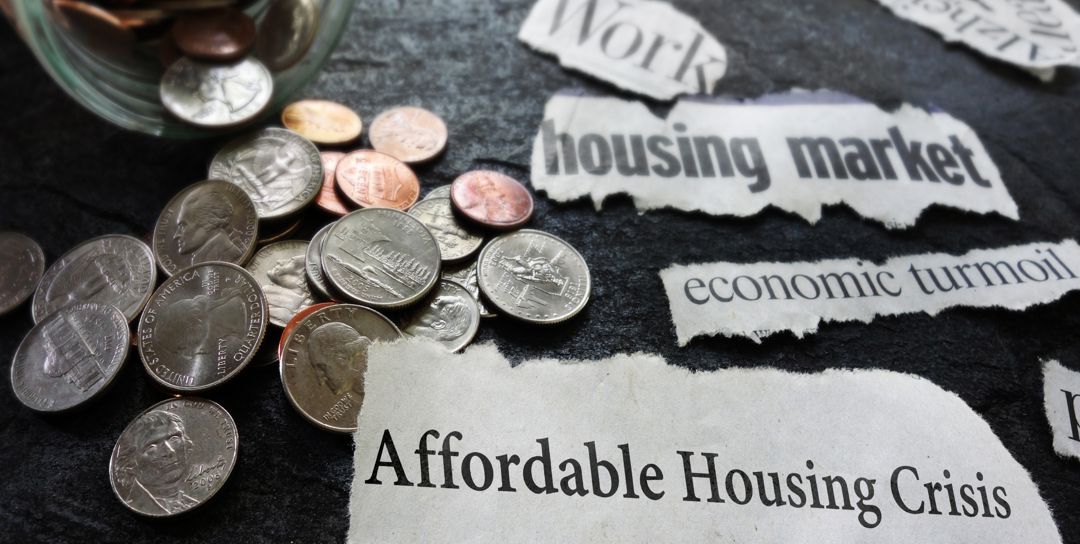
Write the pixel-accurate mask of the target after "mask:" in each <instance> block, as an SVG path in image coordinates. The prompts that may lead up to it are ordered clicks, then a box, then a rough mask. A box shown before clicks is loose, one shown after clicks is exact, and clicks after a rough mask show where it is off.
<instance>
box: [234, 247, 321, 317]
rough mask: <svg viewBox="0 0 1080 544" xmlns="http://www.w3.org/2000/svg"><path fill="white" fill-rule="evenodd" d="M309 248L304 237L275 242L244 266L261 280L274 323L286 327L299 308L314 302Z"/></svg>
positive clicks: (258, 280) (256, 278)
mask: <svg viewBox="0 0 1080 544" xmlns="http://www.w3.org/2000/svg"><path fill="white" fill-rule="evenodd" d="M307 250H308V243H307V242H304V241H301V240H288V241H285V242H276V243H273V244H270V245H268V246H266V247H264V248H262V249H260V250H259V251H258V253H256V254H255V256H254V257H252V258H251V262H250V263H248V265H247V266H246V267H245V268H246V269H247V271H248V272H250V273H251V275H252V276H254V277H255V281H257V282H259V287H261V288H262V292H263V296H265V297H266V306H267V309H268V310H269V312H270V323H272V324H274V325H277V326H279V327H284V326H285V325H286V324H287V323H288V322H289V320H290V319H292V318H293V316H294V315H296V312H299V311H300V310H301V309H303V308H306V307H308V306H311V305H312V304H315V299H314V298H313V297H312V296H311V291H310V290H309V289H308V282H307V274H306V273H305V272H304V268H305V267H306V265H307Z"/></svg>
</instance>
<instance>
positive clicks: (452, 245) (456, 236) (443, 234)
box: [409, 198, 484, 262]
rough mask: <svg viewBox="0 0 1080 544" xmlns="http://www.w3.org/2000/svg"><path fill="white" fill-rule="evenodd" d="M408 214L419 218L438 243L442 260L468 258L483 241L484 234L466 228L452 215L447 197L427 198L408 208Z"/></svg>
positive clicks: (451, 260)
mask: <svg viewBox="0 0 1080 544" xmlns="http://www.w3.org/2000/svg"><path fill="white" fill-rule="evenodd" d="M409 215H411V216H413V217H415V218H417V219H419V220H420V222H421V223H423V224H424V226H425V227H427V229H428V230H429V231H431V234H432V236H434V237H435V241H436V242H437V243H438V244H439V254H440V255H441V256H442V260H443V261H444V262H454V261H460V260H462V259H465V258H468V257H469V256H470V255H472V254H473V253H476V250H478V249H480V246H481V245H482V244H483V243H484V236H483V235H482V234H478V233H476V232H475V231H473V230H471V229H468V228H466V227H465V226H464V225H462V224H461V222H459V221H458V220H457V218H456V217H454V208H453V205H452V204H451V203H450V199H449V198H428V199H425V200H421V201H420V202H417V203H416V204H415V205H413V207H412V208H410V209H409Z"/></svg>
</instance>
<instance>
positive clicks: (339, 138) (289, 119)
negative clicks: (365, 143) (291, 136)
mask: <svg viewBox="0 0 1080 544" xmlns="http://www.w3.org/2000/svg"><path fill="white" fill-rule="evenodd" d="M281 124H282V125H285V128H287V129H289V130H292V131H294V132H296V133H297V134H299V135H301V136H303V137H305V138H307V139H309V140H311V141H312V142H315V143H317V144H322V145H339V144H345V143H349V142H351V141H353V140H355V139H357V138H359V137H360V132H361V130H363V128H364V124H363V122H362V121H360V116H359V115H357V114H356V112H355V111H353V110H351V109H349V108H348V107H346V106H343V105H341V104H338V103H337V102H331V101H329V100H299V101H296V102H293V103H292V104H289V105H288V106H285V109H284V110H282V111H281Z"/></svg>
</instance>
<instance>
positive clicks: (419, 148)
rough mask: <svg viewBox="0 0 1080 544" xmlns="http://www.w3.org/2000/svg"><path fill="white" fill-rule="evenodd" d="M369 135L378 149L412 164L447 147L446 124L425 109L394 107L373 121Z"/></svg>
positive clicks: (428, 157)
mask: <svg viewBox="0 0 1080 544" xmlns="http://www.w3.org/2000/svg"><path fill="white" fill-rule="evenodd" d="M369 138H370V139H371V146H372V147H374V148H375V151H378V152H380V153H386V154H387V155H390V156H391V157H394V158H396V159H398V160H400V161H402V162H406V163H410V164H411V163H417V162H424V161H426V160H430V159H431V158H432V157H434V156H436V155H438V154H439V153H441V152H442V150H443V148H445V147H446V123H444V122H443V120H442V119H440V118H439V116H438V115H435V114H434V113H431V112H430V111H428V110H425V109H424V108H415V107H411V106H406V107H401V108H394V109H392V110H389V111H385V112H383V113H380V114H379V116H378V117H376V118H375V120H374V121H372V122H371V135H370V136H369Z"/></svg>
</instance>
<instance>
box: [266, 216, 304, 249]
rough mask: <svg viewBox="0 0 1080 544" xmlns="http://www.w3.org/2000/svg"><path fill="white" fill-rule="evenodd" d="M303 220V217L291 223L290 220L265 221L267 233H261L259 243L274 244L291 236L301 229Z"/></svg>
mask: <svg viewBox="0 0 1080 544" xmlns="http://www.w3.org/2000/svg"><path fill="white" fill-rule="evenodd" d="M303 222H304V220H303V219H297V220H296V221H293V222H291V223H290V222H288V221H264V222H263V223H264V224H263V230H265V231H267V232H266V233H265V235H260V237H259V245H264V244H272V243H274V242H280V241H282V240H284V239H286V238H289V237H290V236H292V235H293V234H296V231H298V230H300V225H301V224H302V223H303Z"/></svg>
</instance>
